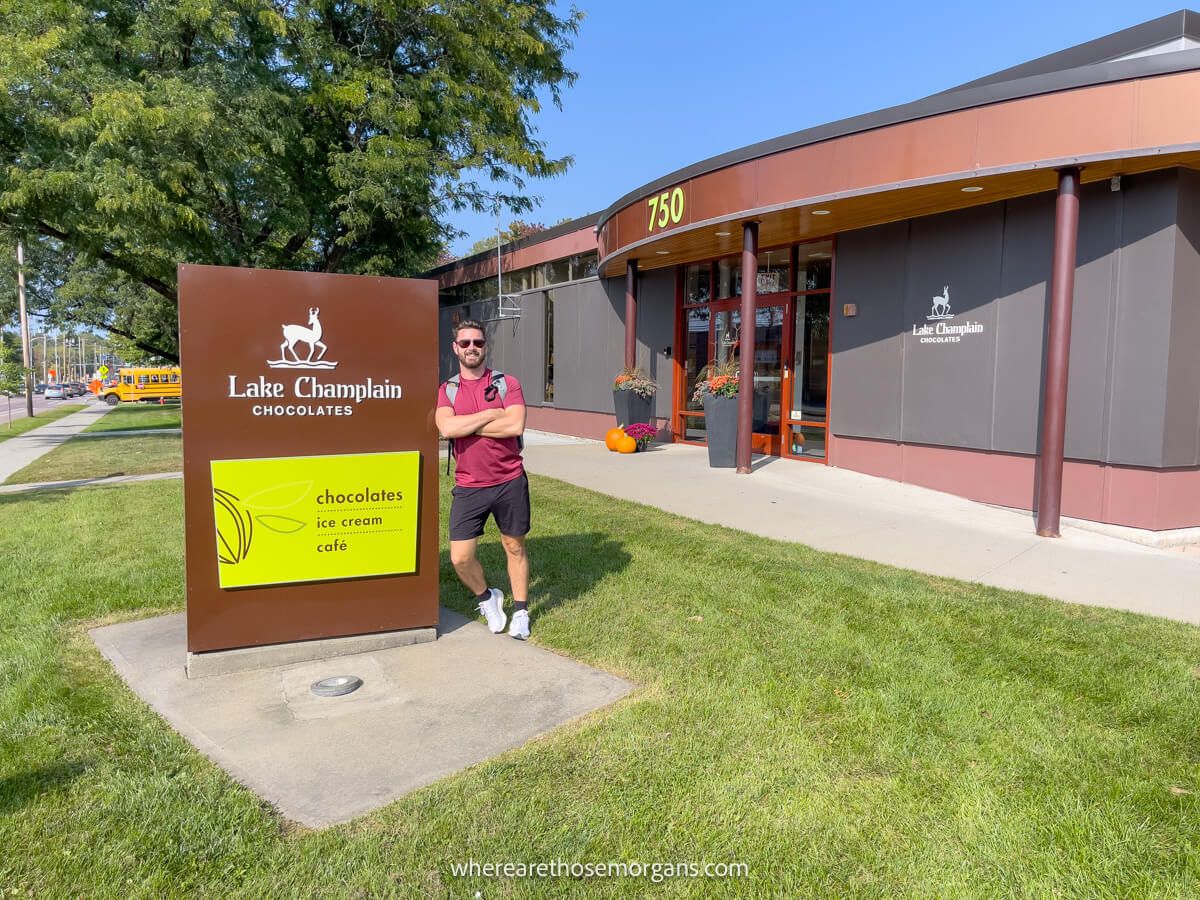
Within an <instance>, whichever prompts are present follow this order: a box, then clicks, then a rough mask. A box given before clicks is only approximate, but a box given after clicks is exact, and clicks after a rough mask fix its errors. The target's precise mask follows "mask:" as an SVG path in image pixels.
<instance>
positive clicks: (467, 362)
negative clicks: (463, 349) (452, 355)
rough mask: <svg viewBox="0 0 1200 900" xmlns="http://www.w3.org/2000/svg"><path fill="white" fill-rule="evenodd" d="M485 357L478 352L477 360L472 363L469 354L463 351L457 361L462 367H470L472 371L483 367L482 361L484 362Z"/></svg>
mask: <svg viewBox="0 0 1200 900" xmlns="http://www.w3.org/2000/svg"><path fill="white" fill-rule="evenodd" d="M485 359H486V357H485V356H484V355H483V354H482V353H480V354H479V359H478V361H477V362H475V363H474V364H472V363H471V362H470V356H469V355H468V354H466V353H464V354H463V355H462V356H461V357H459V362H461V363H462V364H463V368H465V369H470V370H471V371H472V372H474V371H475V370H477V369H482V368H483V363H484V360H485Z"/></svg>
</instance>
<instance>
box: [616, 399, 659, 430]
mask: <svg viewBox="0 0 1200 900" xmlns="http://www.w3.org/2000/svg"><path fill="white" fill-rule="evenodd" d="M613 409H614V410H615V411H616V413H617V424H618V425H620V426H621V427H622V428H624V427H625V426H627V425H632V424H634V423H635V422H645V423H647V424H649V423H650V420H651V419H652V418H653V417H654V398H653V397H642V396H640V395H639V394H635V393H634V392H633V391H613Z"/></svg>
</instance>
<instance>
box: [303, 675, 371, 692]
mask: <svg viewBox="0 0 1200 900" xmlns="http://www.w3.org/2000/svg"><path fill="white" fill-rule="evenodd" d="M362 685H363V680H362V679H361V678H359V677H358V676H357V675H334V676H333V677H332V678H322V679H321V680H320V681H314V682H313V683H312V687H311V688H310V690H311V691H312V692H313V693H314V694H316V695H317V696H318V697H341V696H344V695H345V694H352V693H354V692H355V691H357V690H358V689H359V688H360V687H362Z"/></svg>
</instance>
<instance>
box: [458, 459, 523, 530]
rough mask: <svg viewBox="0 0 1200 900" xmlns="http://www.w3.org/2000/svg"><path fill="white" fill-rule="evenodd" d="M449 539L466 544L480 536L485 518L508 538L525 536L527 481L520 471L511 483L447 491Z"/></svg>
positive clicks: (485, 522)
mask: <svg viewBox="0 0 1200 900" xmlns="http://www.w3.org/2000/svg"><path fill="white" fill-rule="evenodd" d="M450 493H451V495H452V496H453V497H454V499H453V500H452V501H451V502H450V540H452V541H469V540H472V539H473V538H477V537H479V536H480V535H481V534H483V526H484V525H485V524H487V518H488V515H489V514H490V515H493V516H495V517H496V527H497V528H499V529H500V533H501V534H506V535H508V536H509V537H523V536H524V535H527V534H529V479H528V478H527V477H526V476H525V473H524V472H522V473H521V474H520V475H518V476H517V477H516V478H514V479H512V481H506V482H504V483H503V484H494V485H492V486H491V487H478V488H469V487H459V486H458V485H455V486H454V488H453V490H451V491H450Z"/></svg>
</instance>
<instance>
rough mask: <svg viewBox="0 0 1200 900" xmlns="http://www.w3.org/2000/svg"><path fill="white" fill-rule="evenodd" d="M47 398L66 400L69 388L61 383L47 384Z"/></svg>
mask: <svg viewBox="0 0 1200 900" xmlns="http://www.w3.org/2000/svg"><path fill="white" fill-rule="evenodd" d="M46 399H47V400H66V399H67V389H66V388H65V387H64V386H63V385H61V384H48V385H46Z"/></svg>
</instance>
